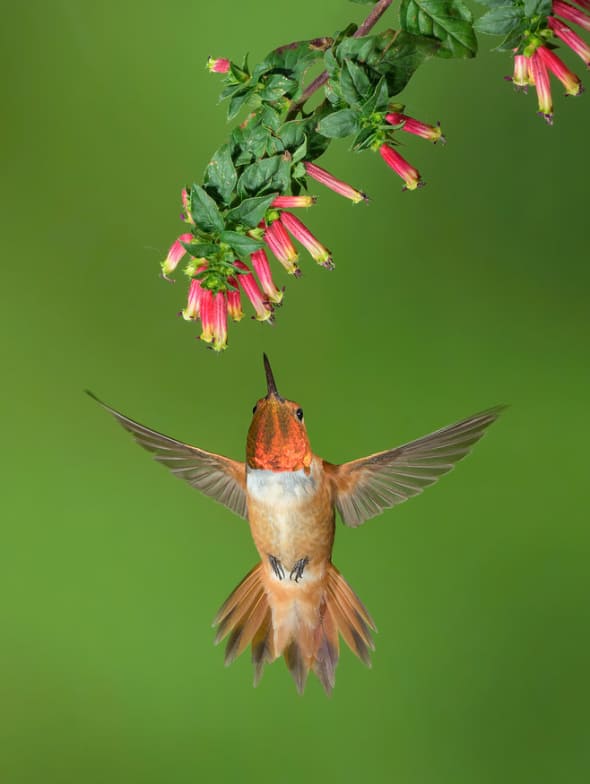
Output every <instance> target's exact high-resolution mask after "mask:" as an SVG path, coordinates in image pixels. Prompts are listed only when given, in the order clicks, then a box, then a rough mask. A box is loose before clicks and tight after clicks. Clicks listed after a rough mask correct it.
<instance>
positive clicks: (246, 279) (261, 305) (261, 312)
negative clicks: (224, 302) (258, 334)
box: [234, 261, 272, 323]
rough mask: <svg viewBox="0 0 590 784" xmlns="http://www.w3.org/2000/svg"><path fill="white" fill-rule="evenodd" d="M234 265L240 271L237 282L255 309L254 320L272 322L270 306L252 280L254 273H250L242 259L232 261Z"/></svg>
mask: <svg viewBox="0 0 590 784" xmlns="http://www.w3.org/2000/svg"><path fill="white" fill-rule="evenodd" d="M234 267H235V268H236V269H237V270H239V271H240V274H239V275H238V276H237V278H238V283H239V285H240V286H241V287H242V289H243V290H244V294H245V295H246V296H247V297H248V299H249V300H250V302H251V303H252V306H253V308H254V310H255V311H256V317H255V318H256V320H257V321H268V322H269V323H272V307H271V306H270V305H269V304H268V302H266V301H265V299H264V297H263V296H262V292H261V291H260V289H259V287H258V283H256V281H255V280H254V275H252V273H251V272H250V270H249V269H248V267H247V266H246V264H244V262H243V261H234Z"/></svg>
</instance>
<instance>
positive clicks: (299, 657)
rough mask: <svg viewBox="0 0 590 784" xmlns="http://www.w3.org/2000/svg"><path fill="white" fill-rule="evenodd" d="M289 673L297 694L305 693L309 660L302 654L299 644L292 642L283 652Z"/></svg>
mask: <svg viewBox="0 0 590 784" xmlns="http://www.w3.org/2000/svg"><path fill="white" fill-rule="evenodd" d="M283 656H284V657H285V662H286V664H287V667H288V669H289V672H290V673H291V675H292V676H293V680H294V681H295V686H296V687H297V691H298V692H299V694H303V692H304V691H305V684H306V682H307V676H308V675H309V660H307V659H306V657H305V656H304V654H303V651H302V650H301V647H300V645H299V643H298V642H297V641H296V640H292V641H291V642H290V643H289V645H288V646H287V647H286V648H285V650H284V651H283Z"/></svg>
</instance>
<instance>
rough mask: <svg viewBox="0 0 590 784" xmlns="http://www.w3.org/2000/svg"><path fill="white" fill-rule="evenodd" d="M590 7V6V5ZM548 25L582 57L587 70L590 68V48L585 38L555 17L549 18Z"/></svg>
mask: <svg viewBox="0 0 590 784" xmlns="http://www.w3.org/2000/svg"><path fill="white" fill-rule="evenodd" d="M589 7H590V4H589ZM547 24H548V25H549V27H550V28H551V29H552V30H553V32H554V34H555V35H556V36H557V37H558V38H561V40H562V41H563V42H564V44H566V45H567V46H569V48H570V49H571V50H572V52H575V54H577V55H578V57H581V58H582V60H583V61H584V62H585V63H586V68H590V46H589V45H588V44H587V43H586V41H584V39H583V38H580V36H579V35H578V34H577V33H575V32H574V31H573V30H572V29H571V27H568V26H567V25H566V24H564V23H563V22H560V20H559V19H556V18H555V17H554V16H549V17H547Z"/></svg>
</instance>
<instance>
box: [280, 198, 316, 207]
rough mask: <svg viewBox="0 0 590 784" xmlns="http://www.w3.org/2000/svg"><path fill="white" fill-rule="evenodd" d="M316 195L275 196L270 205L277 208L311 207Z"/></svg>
mask: <svg viewBox="0 0 590 784" xmlns="http://www.w3.org/2000/svg"><path fill="white" fill-rule="evenodd" d="M316 201H317V196H277V198H276V199H275V200H274V201H273V203H272V204H271V205H270V206H271V207H276V208H277V209H285V208H287V209H293V207H313V205H314V204H315V203H316Z"/></svg>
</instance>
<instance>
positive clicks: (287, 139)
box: [278, 120, 307, 150]
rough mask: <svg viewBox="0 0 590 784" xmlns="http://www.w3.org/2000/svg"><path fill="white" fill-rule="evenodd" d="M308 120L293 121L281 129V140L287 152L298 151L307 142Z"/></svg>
mask: <svg viewBox="0 0 590 784" xmlns="http://www.w3.org/2000/svg"><path fill="white" fill-rule="evenodd" d="M306 128H307V120H291V121H290V122H286V123H285V124H284V125H282V126H281V127H280V129H279V134H278V135H279V139H280V140H281V141H282V142H283V144H284V145H285V149H287V150H296V149H297V148H298V147H299V146H300V145H301V144H303V141H304V140H305V131H306Z"/></svg>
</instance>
